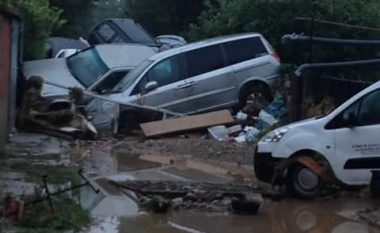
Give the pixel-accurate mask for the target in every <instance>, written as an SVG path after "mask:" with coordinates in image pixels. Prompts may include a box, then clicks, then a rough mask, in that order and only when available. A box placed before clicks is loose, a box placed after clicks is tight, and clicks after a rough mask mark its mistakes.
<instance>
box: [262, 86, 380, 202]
mask: <svg viewBox="0 0 380 233" xmlns="http://www.w3.org/2000/svg"><path fill="white" fill-rule="evenodd" d="M256 150H257V152H256V155H255V161H254V167H255V173H256V176H257V178H258V179H259V180H262V181H265V182H271V181H272V179H273V176H274V173H275V169H276V168H278V169H279V168H280V166H281V165H284V166H285V167H287V168H286V169H285V170H284V173H282V174H285V177H284V178H285V181H286V184H287V187H288V188H289V190H290V191H292V192H293V193H294V194H295V195H297V196H299V197H311V196H314V195H316V194H318V192H319V191H320V189H321V187H322V186H323V184H324V181H325V180H326V179H328V176H329V175H328V173H329V171H330V177H331V178H333V179H335V180H337V181H340V182H342V183H344V184H346V185H355V186H356V185H360V186H361V185H368V184H369V183H370V181H371V177H372V175H371V171H372V170H376V169H380V82H377V83H375V84H373V85H372V86H370V87H368V88H366V89H364V90H363V91H361V92H359V93H358V94H356V95H355V96H353V97H352V98H350V99H349V100H348V101H346V102H345V103H344V104H342V105H341V106H339V107H338V108H337V109H335V110H334V111H332V112H331V113H329V114H328V115H326V116H320V117H315V118H312V119H307V120H304V121H300V122H296V123H293V124H290V125H286V126H284V127H280V128H278V129H276V130H274V131H272V132H269V133H268V134H267V135H266V136H265V137H264V138H263V139H262V140H261V141H260V142H259V143H258V145H257V149H256ZM280 170H281V169H280ZM317 174H318V175H317Z"/></svg>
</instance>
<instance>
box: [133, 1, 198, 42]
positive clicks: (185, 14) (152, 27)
mask: <svg viewBox="0 0 380 233" xmlns="http://www.w3.org/2000/svg"><path fill="white" fill-rule="evenodd" d="M128 2H129V9H128V15H129V16H130V17H131V18H133V19H135V20H137V21H138V22H140V23H141V24H143V25H144V26H145V27H146V28H147V29H148V30H149V31H151V32H152V33H154V34H156V35H159V34H178V33H181V32H183V31H184V30H185V29H187V27H188V25H189V24H190V23H193V22H195V21H196V19H197V18H198V16H199V14H200V13H201V12H202V10H203V9H204V5H203V2H204V0H191V1H189V0H161V1H157V0H128Z"/></svg>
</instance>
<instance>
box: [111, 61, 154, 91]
mask: <svg viewBox="0 0 380 233" xmlns="http://www.w3.org/2000/svg"><path fill="white" fill-rule="evenodd" d="M152 63H153V61H152V60H149V59H147V60H145V61H143V62H142V63H141V64H140V65H139V66H138V67H137V68H136V69H134V70H132V71H131V72H130V73H128V74H127V75H125V76H124V78H122V80H121V81H120V82H119V83H118V84H117V85H116V86H115V87H114V88H113V89H112V92H115V93H120V92H123V91H125V90H127V89H128V88H129V87H130V86H131V85H132V84H133V83H135V81H136V80H137V79H138V78H139V77H140V74H141V73H143V72H144V71H145V70H146V69H147V68H148V67H149V66H150V65H151V64H152Z"/></svg>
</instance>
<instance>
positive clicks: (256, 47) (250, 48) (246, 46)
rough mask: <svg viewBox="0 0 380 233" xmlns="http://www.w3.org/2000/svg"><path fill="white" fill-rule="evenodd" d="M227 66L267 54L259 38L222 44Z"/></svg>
mask: <svg viewBox="0 0 380 233" xmlns="http://www.w3.org/2000/svg"><path fill="white" fill-rule="evenodd" d="M224 48H225V50H226V54H227V60H228V64H229V65H233V64H236V63H240V62H243V61H247V60H250V59H253V58H256V57H259V56H262V55H266V54H268V51H267V49H266V48H265V46H264V44H263V42H262V41H261V39H260V37H252V38H247V39H241V40H235V41H231V42H226V43H224Z"/></svg>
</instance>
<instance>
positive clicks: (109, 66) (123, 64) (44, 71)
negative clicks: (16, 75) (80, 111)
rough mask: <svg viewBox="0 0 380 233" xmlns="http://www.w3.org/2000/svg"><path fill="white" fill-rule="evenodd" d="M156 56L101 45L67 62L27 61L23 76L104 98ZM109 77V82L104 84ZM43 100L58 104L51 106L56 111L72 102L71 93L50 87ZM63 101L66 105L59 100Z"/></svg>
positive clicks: (147, 50)
mask: <svg viewBox="0 0 380 233" xmlns="http://www.w3.org/2000/svg"><path fill="white" fill-rule="evenodd" d="M155 53H156V52H155V50H154V49H152V48H151V47H149V46H144V45H137V44H122V45H121V44H120V45H119V44H106V45H97V46H94V47H91V48H88V49H84V50H81V51H79V52H77V53H75V54H73V55H71V56H69V57H66V58H58V59H44V60H36V61H27V62H25V63H24V67H23V72H24V76H25V78H26V79H29V78H30V77H32V76H40V77H42V78H43V79H44V80H45V81H49V82H53V83H56V84H59V85H62V86H66V87H79V88H82V89H85V90H88V91H94V92H97V93H99V94H103V93H106V92H107V91H108V90H111V89H112V88H113V87H114V86H115V85H116V84H117V83H118V82H119V81H120V80H121V79H122V78H123V77H124V76H125V75H126V74H128V73H129V72H130V71H131V70H133V69H134V68H135V67H137V66H138V65H139V64H140V63H141V62H142V61H144V60H145V59H146V58H148V57H150V56H152V55H154V54H155ZM105 77H107V81H106V82H105V81H101V80H104V78H105ZM99 82H101V84H102V85H100V83H99ZM100 88H101V89H100ZM41 96H42V97H45V98H47V99H52V100H54V101H52V102H51V103H50V104H51V105H52V106H51V107H52V108H56V107H54V106H53V105H62V104H64V103H67V102H68V101H67V96H68V92H67V90H65V89H63V88H59V87H57V86H53V85H49V84H45V85H44V86H43V89H42V92H41ZM61 98H62V101H59V100H57V99H61ZM64 105H65V104H64Z"/></svg>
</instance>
